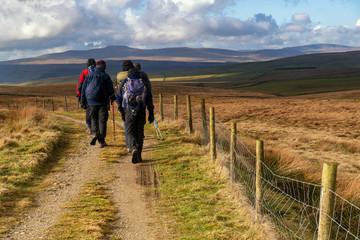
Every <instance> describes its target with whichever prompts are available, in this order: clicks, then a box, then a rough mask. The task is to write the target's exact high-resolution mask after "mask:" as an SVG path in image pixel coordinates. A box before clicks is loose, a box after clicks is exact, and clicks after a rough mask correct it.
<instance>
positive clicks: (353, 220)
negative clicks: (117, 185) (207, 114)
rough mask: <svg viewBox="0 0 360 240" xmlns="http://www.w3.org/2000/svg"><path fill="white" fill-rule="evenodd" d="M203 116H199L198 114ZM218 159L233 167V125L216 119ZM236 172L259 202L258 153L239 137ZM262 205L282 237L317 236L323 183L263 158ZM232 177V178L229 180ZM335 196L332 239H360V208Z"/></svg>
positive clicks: (198, 124) (197, 121) (198, 125)
mask: <svg viewBox="0 0 360 240" xmlns="http://www.w3.org/2000/svg"><path fill="white" fill-rule="evenodd" d="M199 115H200V116H199ZM199 115H198V113H197V112H196V111H194V113H193V116H194V119H193V124H194V129H195V131H198V132H200V133H202V134H203V138H204V141H203V142H204V144H205V145H206V144H207V143H208V137H209V134H208V130H207V129H203V119H202V117H201V112H200V114H199ZM215 132H216V149H217V159H218V161H219V163H220V165H221V167H223V168H227V169H228V171H231V169H230V146H231V140H230V139H231V131H230V127H229V126H226V125H225V124H224V123H222V122H221V121H219V120H218V119H217V118H215ZM233 150H234V152H235V160H234V169H235V170H234V171H235V172H234V174H229V180H231V181H235V182H237V183H240V184H242V185H243V186H244V188H245V194H246V196H247V197H248V199H249V200H250V202H251V204H252V205H253V207H255V201H256V196H255V194H256V185H255V178H256V161H257V158H256V156H255V155H254V154H253V153H252V152H251V151H250V150H249V148H248V147H247V146H246V145H245V144H244V143H243V142H242V141H241V139H240V138H239V137H238V136H236V146H235V148H234V149H233ZM261 166H262V178H261V180H262V181H261V183H262V184H261V190H262V201H261V203H260V204H261V207H262V211H263V214H264V215H265V216H267V218H270V219H271V220H272V222H273V225H274V227H275V228H276V229H277V232H278V234H279V238H280V239H306V240H307V239H317V237H318V230H319V216H320V207H319V206H320V198H321V189H322V186H321V185H318V184H313V183H308V182H304V181H300V180H296V179H293V178H290V177H286V176H281V175H278V174H276V173H274V171H273V170H271V169H270V167H269V166H267V165H266V164H265V163H264V161H261ZM230 176H232V178H233V179H230ZM333 194H334V196H335V201H334V206H333V207H334V208H333V209H334V211H333V215H332V216H327V217H328V218H329V219H330V221H331V225H330V226H331V228H330V234H329V236H328V239H329V240H338V239H339V240H360V208H359V207H358V206H356V205H354V204H352V203H351V202H349V201H347V200H346V199H344V198H342V197H341V196H340V195H338V194H337V193H335V192H333Z"/></svg>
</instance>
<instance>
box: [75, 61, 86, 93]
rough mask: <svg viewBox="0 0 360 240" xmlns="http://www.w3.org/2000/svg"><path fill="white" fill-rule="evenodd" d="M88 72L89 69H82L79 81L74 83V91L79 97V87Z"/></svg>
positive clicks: (80, 87)
mask: <svg viewBox="0 0 360 240" xmlns="http://www.w3.org/2000/svg"><path fill="white" fill-rule="evenodd" d="M88 74H89V70H88V69H87V68H86V69H84V70H83V71H82V73H81V75H80V77H79V82H78V83H77V85H76V92H77V95H78V96H79V97H80V96H81V89H82V86H83V84H84V81H85V78H86V76H87V75H88Z"/></svg>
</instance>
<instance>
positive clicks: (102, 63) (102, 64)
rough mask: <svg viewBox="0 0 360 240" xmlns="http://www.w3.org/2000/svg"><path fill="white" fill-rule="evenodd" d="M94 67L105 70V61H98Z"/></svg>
mask: <svg viewBox="0 0 360 240" xmlns="http://www.w3.org/2000/svg"><path fill="white" fill-rule="evenodd" d="M96 67H97V68H102V69H104V70H105V68H106V63H105V61H104V60H100V61H98V62H97V63H96Z"/></svg>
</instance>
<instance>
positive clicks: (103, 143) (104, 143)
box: [100, 142, 108, 148]
mask: <svg viewBox="0 0 360 240" xmlns="http://www.w3.org/2000/svg"><path fill="white" fill-rule="evenodd" d="M106 146H108V144H107V143H106V142H102V143H100V148H103V147H106Z"/></svg>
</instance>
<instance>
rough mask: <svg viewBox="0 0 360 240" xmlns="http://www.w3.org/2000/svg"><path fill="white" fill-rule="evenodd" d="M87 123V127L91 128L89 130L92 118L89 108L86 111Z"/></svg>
mask: <svg viewBox="0 0 360 240" xmlns="http://www.w3.org/2000/svg"><path fill="white" fill-rule="evenodd" d="M85 121H86V125H87V126H88V127H89V129H91V118H90V108H89V107H88V108H87V109H86V113H85Z"/></svg>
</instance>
